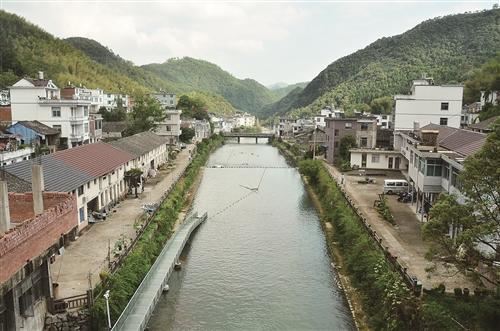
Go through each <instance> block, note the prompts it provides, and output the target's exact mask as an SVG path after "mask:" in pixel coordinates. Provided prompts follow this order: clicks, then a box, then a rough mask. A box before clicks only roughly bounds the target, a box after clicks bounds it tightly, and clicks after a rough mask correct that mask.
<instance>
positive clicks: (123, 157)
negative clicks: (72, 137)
mask: <svg viewBox="0 0 500 331" xmlns="http://www.w3.org/2000/svg"><path fill="white" fill-rule="evenodd" d="M52 156H53V157H54V158H55V159H57V160H59V161H61V162H64V163H65V164H66V165H69V166H71V167H73V168H74V169H77V170H80V171H82V172H85V173H87V174H89V175H90V176H92V177H99V176H102V175H104V174H107V173H108V172H110V171H113V170H114V169H116V168H118V167H120V166H121V165H122V164H124V163H127V162H128V161H130V160H133V159H134V156H133V155H131V154H129V153H127V152H125V151H122V150H119V149H118V148H115V147H113V146H111V145H109V144H105V143H102V142H98V143H94V144H87V145H82V146H78V147H75V148H70V149H66V150H64V151H60V152H57V153H54V154H52Z"/></svg>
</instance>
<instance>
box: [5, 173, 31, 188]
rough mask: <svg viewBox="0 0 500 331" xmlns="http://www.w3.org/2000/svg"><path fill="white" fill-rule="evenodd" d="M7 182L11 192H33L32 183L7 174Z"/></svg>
mask: <svg viewBox="0 0 500 331" xmlns="http://www.w3.org/2000/svg"><path fill="white" fill-rule="evenodd" d="M5 181H6V182H7V188H8V190H9V192H17V193H24V192H30V191H31V183H29V182H27V181H25V180H22V179H21V178H19V177H16V176H14V175H12V174H10V173H8V172H5Z"/></svg>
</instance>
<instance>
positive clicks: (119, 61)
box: [64, 37, 182, 93]
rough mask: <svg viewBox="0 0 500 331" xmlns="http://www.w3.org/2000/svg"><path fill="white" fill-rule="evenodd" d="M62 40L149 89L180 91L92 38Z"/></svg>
mask: <svg viewBox="0 0 500 331" xmlns="http://www.w3.org/2000/svg"><path fill="white" fill-rule="evenodd" d="M64 41H66V42H67V43H69V44H71V45H73V47H75V48H77V49H79V50H80V51H82V52H83V53H85V54H86V55H87V56H88V57H90V58H91V59H92V60H94V61H96V62H99V63H101V64H103V65H104V66H106V67H108V68H110V69H112V70H114V71H116V72H118V73H120V74H122V75H125V76H127V77H129V78H131V79H133V80H134V81H136V82H137V83H139V84H141V85H143V86H146V87H148V88H150V89H151V90H158V89H160V88H161V89H163V90H166V91H172V92H175V93H179V92H181V91H182V87H180V86H177V85H176V84H174V83H172V82H169V81H167V80H164V79H161V78H159V77H158V76H156V75H154V74H152V73H151V72H149V71H147V70H144V69H143V68H141V67H138V66H136V65H135V64H134V63H132V62H131V61H127V60H125V59H123V58H121V57H120V56H119V55H117V54H115V53H113V51H112V50H111V49H109V48H107V47H105V46H103V45H101V44H100V43H99V42H97V41H95V40H93V39H88V38H83V37H71V38H66V39H64Z"/></svg>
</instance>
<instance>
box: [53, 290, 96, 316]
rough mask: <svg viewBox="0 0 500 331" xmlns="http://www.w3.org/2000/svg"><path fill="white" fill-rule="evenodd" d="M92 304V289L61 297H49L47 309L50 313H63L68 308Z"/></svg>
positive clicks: (86, 306) (87, 306)
mask: <svg viewBox="0 0 500 331" xmlns="http://www.w3.org/2000/svg"><path fill="white" fill-rule="evenodd" d="M91 304H92V291H91V290H88V291H87V293H86V294H79V295H74V296H71V297H67V298H62V299H53V298H50V300H49V305H48V310H49V312H50V313H51V314H59V313H64V312H66V311H67V310H69V309H77V308H82V307H85V308H90V305H91Z"/></svg>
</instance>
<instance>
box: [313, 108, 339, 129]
mask: <svg viewBox="0 0 500 331" xmlns="http://www.w3.org/2000/svg"><path fill="white" fill-rule="evenodd" d="M332 117H333V118H342V117H344V111H343V110H340V109H331V108H330V107H326V108H323V109H321V111H320V113H319V115H316V116H314V123H315V124H316V127H320V128H324V127H325V126H326V120H325V119H326V118H332Z"/></svg>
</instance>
